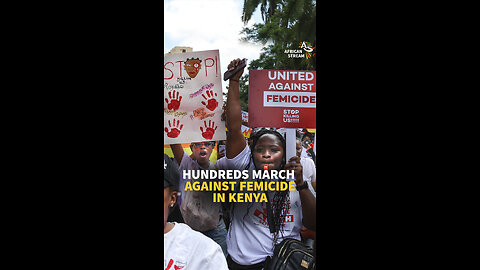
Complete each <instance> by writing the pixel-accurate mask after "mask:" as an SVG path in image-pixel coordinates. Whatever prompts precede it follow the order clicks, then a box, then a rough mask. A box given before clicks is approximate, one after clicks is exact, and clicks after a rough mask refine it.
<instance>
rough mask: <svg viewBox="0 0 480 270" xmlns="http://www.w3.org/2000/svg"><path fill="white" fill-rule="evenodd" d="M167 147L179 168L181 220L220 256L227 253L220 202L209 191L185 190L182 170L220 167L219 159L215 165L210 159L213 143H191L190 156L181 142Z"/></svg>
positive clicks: (185, 180)
mask: <svg viewBox="0 0 480 270" xmlns="http://www.w3.org/2000/svg"><path fill="white" fill-rule="evenodd" d="M170 147H171V148H172V151H173V156H174V158H175V160H176V161H177V163H178V164H179V169H180V179H181V181H180V191H181V202H180V210H181V212H182V216H183V219H184V220H185V223H186V224H187V225H189V226H190V227H191V228H192V229H194V230H196V231H199V232H202V233H203V234H205V235H206V236H208V237H210V238H212V239H213V240H214V241H215V242H217V243H218V244H219V245H220V246H221V247H222V251H223V253H224V255H225V256H227V243H226V237H227V229H226V226H225V222H224V220H223V218H222V214H221V213H222V206H221V204H220V203H218V202H213V200H212V193H211V192H205V191H186V190H185V185H186V183H187V182H188V181H191V179H185V178H184V177H183V171H185V170H214V169H217V168H218V167H221V162H220V163H219V162H217V163H218V165H217V166H215V165H214V164H213V163H212V162H211V161H210V156H211V154H212V151H213V148H214V147H215V142H210V141H204V142H198V143H191V144H190V149H191V150H192V154H191V155H188V153H187V152H185V150H183V148H182V145H181V144H172V145H170Z"/></svg>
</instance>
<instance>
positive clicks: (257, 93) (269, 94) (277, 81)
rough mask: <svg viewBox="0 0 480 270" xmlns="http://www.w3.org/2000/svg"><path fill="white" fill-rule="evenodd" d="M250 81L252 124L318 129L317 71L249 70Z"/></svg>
mask: <svg viewBox="0 0 480 270" xmlns="http://www.w3.org/2000/svg"><path fill="white" fill-rule="evenodd" d="M249 80H250V82H249V91H248V103H249V107H248V108H249V109H248V126H249V127H274V128H316V115H315V110H316V102H317V100H316V71H305V70H250V72H249ZM267 116H268V117H267Z"/></svg>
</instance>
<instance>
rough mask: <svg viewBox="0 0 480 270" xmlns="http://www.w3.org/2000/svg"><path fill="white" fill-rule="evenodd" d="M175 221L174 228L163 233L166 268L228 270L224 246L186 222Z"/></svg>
mask: <svg viewBox="0 0 480 270" xmlns="http://www.w3.org/2000/svg"><path fill="white" fill-rule="evenodd" d="M173 223H174V225H175V226H174V227H173V229H172V230H170V231H169V232H168V233H165V234H163V269H164V270H180V269H182V270H199V269H220V270H223V269H225V270H228V266H227V260H226V259H225V256H224V255H223V252H222V248H221V247H220V246H219V245H218V244H217V243H215V241H213V240H212V239H210V238H208V237H207V236H205V235H203V234H202V233H199V232H197V231H194V230H192V229H191V228H190V227H189V226H188V225H186V224H184V223H176V222H173Z"/></svg>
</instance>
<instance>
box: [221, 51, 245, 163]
mask: <svg viewBox="0 0 480 270" xmlns="http://www.w3.org/2000/svg"><path fill="white" fill-rule="evenodd" d="M239 62H240V59H235V60H233V61H232V62H230V64H229V65H228V70H233V69H235V67H236V66H237V65H238V64H239ZM242 74H243V69H241V70H239V71H238V72H237V73H235V75H233V76H232V77H231V78H230V81H229V88H228V94H227V107H226V116H227V119H226V120H227V126H228V133H227V143H226V146H227V148H226V155H227V158H229V159H232V158H234V157H236V156H237V155H238V154H240V153H241V152H242V151H243V149H245V146H246V145H247V143H246V142H245V138H244V136H243V134H242V107H241V105H240V77H241V76H242Z"/></svg>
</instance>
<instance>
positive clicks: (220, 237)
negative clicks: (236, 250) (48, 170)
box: [202, 218, 228, 258]
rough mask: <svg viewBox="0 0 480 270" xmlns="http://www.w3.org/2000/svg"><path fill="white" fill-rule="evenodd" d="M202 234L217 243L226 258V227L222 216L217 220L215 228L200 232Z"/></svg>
mask: <svg viewBox="0 0 480 270" xmlns="http://www.w3.org/2000/svg"><path fill="white" fill-rule="evenodd" d="M202 233H203V234H204V235H206V236H208V237H209V238H211V239H212V240H213V241H215V242H216V243H217V244H219V245H220V247H221V248H222V251H223V255H225V258H227V256H228V253H227V229H226V228H225V222H223V218H220V221H219V222H218V225H217V228H215V229H212V230H210V231H206V232H202Z"/></svg>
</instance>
